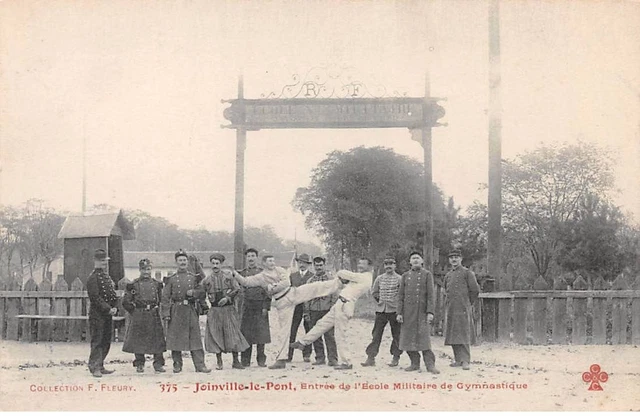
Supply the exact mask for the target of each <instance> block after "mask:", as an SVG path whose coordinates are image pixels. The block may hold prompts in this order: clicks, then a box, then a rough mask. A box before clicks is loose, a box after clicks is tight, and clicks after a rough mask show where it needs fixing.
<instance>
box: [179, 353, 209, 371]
mask: <svg viewBox="0 0 640 419" xmlns="http://www.w3.org/2000/svg"><path fill="white" fill-rule="evenodd" d="M171 359H172V360H173V369H174V370H182V365H183V363H182V351H171ZM191 361H193V366H194V367H195V369H196V371H198V370H201V369H204V368H206V365H205V363H204V349H196V350H195V351H191Z"/></svg>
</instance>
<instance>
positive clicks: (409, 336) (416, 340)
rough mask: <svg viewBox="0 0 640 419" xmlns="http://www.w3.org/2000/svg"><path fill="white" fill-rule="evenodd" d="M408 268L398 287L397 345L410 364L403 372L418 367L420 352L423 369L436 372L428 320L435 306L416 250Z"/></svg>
mask: <svg viewBox="0 0 640 419" xmlns="http://www.w3.org/2000/svg"><path fill="white" fill-rule="evenodd" d="M409 264H410V265H411V269H409V270H408V271H407V272H405V273H404V274H403V275H402V278H400V287H399V289H398V311H397V313H398V316H397V320H398V322H399V323H401V324H402V326H401V327H400V342H399V348H400V350H401V351H406V352H407V355H409V359H411V365H410V366H409V367H407V368H405V371H418V370H419V369H420V352H422V358H423V360H424V363H425V366H426V368H427V371H429V372H430V373H432V374H439V373H440V371H438V369H437V368H436V357H435V355H434V353H433V351H432V350H431V323H432V322H433V312H434V309H435V293H434V287H433V275H432V274H431V272H429V271H428V270H426V269H424V268H423V267H422V265H423V260H422V254H420V252H412V253H411V255H410V256H409Z"/></svg>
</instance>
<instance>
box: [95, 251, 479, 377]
mask: <svg viewBox="0 0 640 419" xmlns="http://www.w3.org/2000/svg"><path fill="white" fill-rule="evenodd" d="M245 256H246V268H245V269H243V270H242V271H240V272H237V271H235V270H234V269H233V268H232V267H231V266H228V265H224V261H225V257H224V255H222V254H220V253H214V254H212V255H211V256H210V258H209V262H210V264H211V272H210V274H209V275H205V273H204V270H203V269H202V266H201V264H200V263H199V262H198V261H197V259H195V258H193V257H191V259H190V257H189V255H187V253H186V252H184V251H183V250H180V251H178V252H177V253H176V254H175V261H176V265H177V272H176V273H174V274H173V275H171V276H169V277H168V278H165V280H164V282H160V281H157V280H155V279H154V278H152V276H151V272H152V269H153V266H152V263H151V261H150V260H149V259H142V260H141V261H140V262H139V268H140V277H139V278H137V279H135V280H133V281H129V282H127V283H126V286H125V293H124V297H123V299H122V306H123V307H124V309H125V310H126V311H127V312H128V313H129V316H130V320H129V323H128V326H127V330H126V333H125V341H124V345H123V347H122V350H123V351H124V352H127V353H133V354H134V356H135V359H134V361H133V365H134V367H135V368H136V371H137V372H138V373H143V372H144V366H145V354H152V355H153V368H154V370H155V371H156V372H157V373H162V372H165V371H166V370H165V368H164V365H165V359H164V352H165V351H166V350H170V351H171V358H172V360H173V372H174V373H180V372H181V371H182V369H183V360H182V352H184V351H189V352H190V353H191V359H192V361H193V365H194V367H195V371H196V372H201V373H208V372H211V369H210V368H208V367H207V365H206V363H205V350H206V351H207V352H209V353H215V354H216V369H219V370H220V369H223V359H222V354H223V353H231V354H232V368H234V369H244V368H246V367H249V366H250V365H251V359H252V354H253V346H254V345H255V347H256V348H255V349H256V351H255V353H256V362H257V365H258V366H260V367H266V366H267V364H266V361H267V355H266V353H265V345H267V344H271V345H272V347H273V348H274V352H275V357H274V358H275V359H274V362H273V364H272V365H270V366H269V368H270V369H282V368H286V364H287V362H292V361H293V356H294V354H295V350H296V349H300V350H301V351H302V356H303V360H304V361H305V362H311V354H312V352H315V360H314V362H313V365H323V364H328V365H329V366H332V367H334V368H335V369H338V370H344V369H351V368H353V365H352V363H351V361H350V359H349V354H348V352H349V348H350V346H349V342H348V338H349V336H348V334H349V333H348V325H349V322H350V319H351V318H352V317H353V315H354V311H355V302H356V301H357V300H358V299H359V298H360V297H361V296H362V295H364V294H365V293H367V292H369V291H371V294H372V296H373V298H374V299H375V301H376V317H375V322H374V326H373V331H372V335H373V339H372V341H371V343H370V344H369V345H368V346H367V348H366V351H365V352H366V355H367V359H366V361H365V362H363V363H361V365H362V366H364V367H369V366H374V365H375V358H376V356H377V355H378V352H379V349H380V344H381V341H382V336H383V332H384V329H385V327H386V324H387V323H389V324H390V327H391V334H392V343H391V349H390V351H391V355H392V357H393V358H392V360H391V362H390V363H389V366H392V367H395V366H398V365H399V360H400V355H401V353H402V352H403V351H406V352H407V355H408V356H409V359H410V361H411V365H410V366H408V367H407V368H405V371H418V370H419V369H420V353H422V358H423V362H424V364H425V367H426V369H427V371H429V372H431V373H433V374H438V373H439V370H438V369H437V368H436V366H435V356H434V353H433V351H432V350H431V341H430V335H431V325H432V322H433V315H434V309H435V294H434V281H433V275H432V274H431V272H429V271H428V270H426V269H425V268H424V267H423V265H424V262H423V258H422V255H421V254H420V252H417V251H416V252H412V253H411V255H410V257H409V264H410V266H411V267H410V269H409V270H408V271H407V272H405V273H404V274H403V275H399V274H398V273H397V272H396V260H395V258H393V257H386V258H385V259H384V262H383V263H384V273H382V274H381V275H379V276H378V277H377V278H375V280H373V272H372V271H373V264H372V262H371V260H370V259H368V258H360V259H359V260H358V264H357V272H351V271H348V270H339V271H337V272H336V273H335V274H331V273H329V272H328V271H327V269H326V259H325V258H323V257H321V256H317V257H315V258H313V259H311V258H310V257H309V255H307V254H301V255H300V256H299V257H297V259H296V260H297V262H298V265H299V269H298V270H296V271H295V272H291V273H289V272H288V271H287V270H285V269H283V268H281V267H278V266H276V263H275V259H274V257H273V256H271V255H264V256H263V257H262V266H258V260H259V252H258V251H257V250H256V249H253V248H250V249H247V250H246V252H245ZM94 260H95V269H94V271H93V272H92V273H91V275H90V276H89V278H88V280H87V291H88V294H89V299H90V302H91V305H90V313H89V325H90V334H91V353H90V355H89V371H90V372H91V374H92V375H93V376H95V377H101V376H102V375H103V374H111V373H113V372H114V371H113V370H109V369H106V368H105V366H104V360H105V358H106V356H107V354H108V352H109V348H110V344H111V331H112V316H113V315H115V314H116V313H117V306H118V297H117V295H116V292H115V288H114V283H113V281H112V280H111V278H110V277H109V275H108V274H107V271H106V269H107V265H108V257H107V254H106V252H105V251H104V250H102V249H98V250H96V251H95V254H94ZM194 260H195V263H193V262H194ZM461 260H462V258H461V255H460V252H459V251H457V250H454V251H452V252H451V253H450V254H449V261H450V263H451V266H452V270H451V271H450V272H449V273H448V274H447V275H446V276H445V280H444V284H445V296H446V298H445V324H446V326H445V345H451V346H452V347H453V353H454V362H453V363H452V364H451V366H452V367H458V366H459V367H462V368H463V369H469V363H470V351H469V345H470V339H471V330H470V325H471V316H472V305H473V302H474V301H475V299H476V298H477V296H478V293H479V286H478V283H477V281H476V278H475V275H474V274H473V272H471V271H469V270H468V269H466V268H464V267H463V266H462V265H461ZM190 262H191V263H190ZM311 266H313V272H312V271H311ZM271 310H274V311H275V317H276V318H277V319H278V327H279V330H278V332H277V333H276V334H275V336H276V337H277V340H276V341H274V342H271V325H270V324H269V312H270V311H271ZM202 315H206V316H207V321H206V328H205V334H204V345H203V340H202V335H201V331H200V321H199V318H200V316H202ZM301 323H302V325H303V328H304V331H305V333H304V334H303V335H302V336H299V335H298V329H299V327H300V324H301Z"/></svg>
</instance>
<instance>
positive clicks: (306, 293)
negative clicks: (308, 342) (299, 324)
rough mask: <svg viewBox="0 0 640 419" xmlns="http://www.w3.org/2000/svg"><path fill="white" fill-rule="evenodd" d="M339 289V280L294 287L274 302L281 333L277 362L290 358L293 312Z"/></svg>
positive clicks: (275, 343) (276, 346)
mask: <svg viewBox="0 0 640 419" xmlns="http://www.w3.org/2000/svg"><path fill="white" fill-rule="evenodd" d="M339 287H340V280H339V279H337V278H336V279H335V280H333V281H322V282H313V283H311V284H304V285H301V286H299V287H295V288H294V287H292V288H291V289H290V290H289V292H288V293H287V294H286V295H285V296H284V297H282V298H280V299H279V300H276V299H274V300H273V301H272V303H271V307H273V308H275V309H276V312H277V316H278V327H279V328H280V332H279V333H278V334H277V336H278V339H279V341H276V342H274V347H275V349H276V351H278V352H277V354H276V359H277V360H285V359H287V358H288V356H289V335H290V334H291V322H292V321H293V311H294V310H295V308H296V306H297V305H298V304H300V303H304V302H305V301H309V300H312V299H314V298H318V297H324V296H327V295H329V294H333V293H335V292H337V291H338V289H339ZM338 351H339V349H338ZM338 353H339V352H338Z"/></svg>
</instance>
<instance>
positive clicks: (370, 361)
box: [360, 357, 376, 367]
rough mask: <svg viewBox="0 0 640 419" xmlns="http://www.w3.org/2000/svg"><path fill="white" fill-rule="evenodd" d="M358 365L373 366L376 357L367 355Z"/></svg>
mask: <svg viewBox="0 0 640 419" xmlns="http://www.w3.org/2000/svg"><path fill="white" fill-rule="evenodd" d="M360 365H362V366H363V367H375V365H376V359H375V358H372V357H367V360H366V361H364V362H361V363H360Z"/></svg>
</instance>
